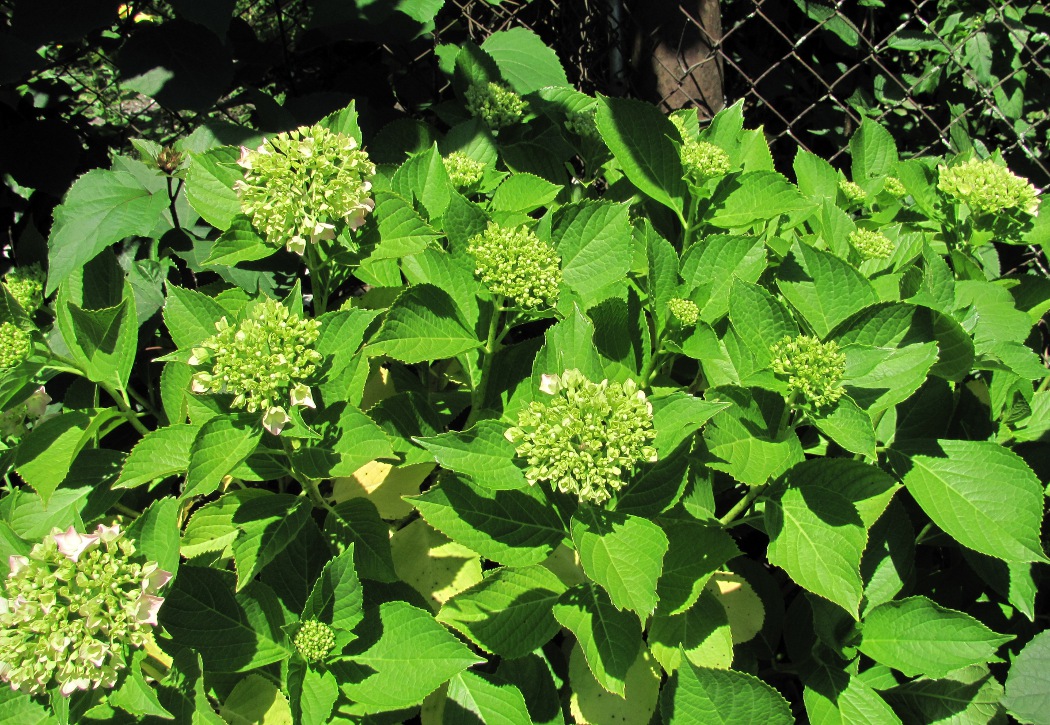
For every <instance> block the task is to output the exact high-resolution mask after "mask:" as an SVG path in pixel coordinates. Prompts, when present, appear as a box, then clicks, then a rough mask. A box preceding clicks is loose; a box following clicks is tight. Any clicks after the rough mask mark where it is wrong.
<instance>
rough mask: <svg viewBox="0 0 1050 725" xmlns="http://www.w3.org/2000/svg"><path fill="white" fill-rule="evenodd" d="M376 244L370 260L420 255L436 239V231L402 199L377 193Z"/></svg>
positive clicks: (385, 193)
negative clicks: (377, 222) (377, 233)
mask: <svg viewBox="0 0 1050 725" xmlns="http://www.w3.org/2000/svg"><path fill="white" fill-rule="evenodd" d="M375 216H376V219H378V220H379V224H378V232H379V239H380V241H379V244H377V245H376V248H375V249H374V250H373V251H372V253H371V254H370V255H369V259H398V258H400V257H405V256H408V255H410V254H419V253H420V252H422V251H423V250H424V249H426V248H427V246H428V245H429V244H430V243H431V242H432V241H434V240H435V239H437V238H438V233H437V232H436V231H434V229H433V228H431V226H430V225H429V224H427V223H426V222H425V221H423V218H422V217H420V216H419V214H418V213H417V212H416V210H415V209H413V208H412V205H411V204H409V203H408V202H407V201H406V200H405V199H403V198H402V197H400V196H398V195H397V194H393V193H391V192H387V191H377V192H376V208H375Z"/></svg>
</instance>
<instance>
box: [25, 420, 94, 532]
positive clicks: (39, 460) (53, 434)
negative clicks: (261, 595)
mask: <svg viewBox="0 0 1050 725" xmlns="http://www.w3.org/2000/svg"><path fill="white" fill-rule="evenodd" d="M90 426H91V416H89V415H88V414H87V413H85V412H83V411H79V410H76V411H69V412H65V413H62V414H61V415H56V416H55V417H53V418H48V419H47V420H45V421H44V422H43V423H40V424H38V425H37V426H36V427H34V428H33V430H31V431H30V432H29V433H28V434H27V435H26V436H25V437H23V438H22V440H21V442H20V443H19V445H18V449H17V451H16V453H15V461H14V469H15V470H16V471H17V472H18V475H19V476H21V477H22V480H23V481H25V482H26V483H28V484H29V485H30V486H32V487H33V488H34V489H35V490H36V492H37V493H38V494H40V498H41V500H42V501H43V502H44V504H45V505H46V504H47V502H48V501H49V500H50V499H51V496H52V494H54V493H55V489H57V488H58V486H59V484H61V483H62V480H63V479H64V478H65V477H66V475H67V474H68V473H69V469H70V467H71V466H72V465H73V459H74V458H76V457H77V454H78V453H79V452H80V451H81V449H82V448H83V447H84V446H85V445H86V444H87V442H88V441H87V440H86V437H87V436H88V429H89V427H90ZM45 533H46V532H45Z"/></svg>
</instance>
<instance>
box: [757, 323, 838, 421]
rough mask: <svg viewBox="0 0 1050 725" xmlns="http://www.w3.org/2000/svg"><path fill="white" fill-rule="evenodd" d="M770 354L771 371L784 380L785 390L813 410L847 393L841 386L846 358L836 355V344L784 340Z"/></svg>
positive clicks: (801, 337) (812, 339) (811, 339)
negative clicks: (786, 386) (786, 387)
mask: <svg viewBox="0 0 1050 725" xmlns="http://www.w3.org/2000/svg"><path fill="white" fill-rule="evenodd" d="M769 352H770V354H771V355H772V357H773V361H772V363H771V367H772V368H773V372H774V373H776V374H777V375H778V376H780V377H786V378H787V384H788V389H789V390H790V391H791V392H792V393H797V394H798V395H800V396H801V397H802V399H803V400H805V401H806V402H807V403H809V404H810V405H812V406H813V407H814V408H822V407H824V406H827V405H832V404H834V403H835V402H837V401H838V399H839V398H841V397H842V395H843V393H845V392H846V391H845V390H844V389H843V387H842V385H841V382H842V377H843V375H845V373H846V355H845V354H844V353H842V352H839V346H838V345H837V344H836V343H835V342H833V341H829V342H821V341H820V340H819V339H817V338H815V337H810V336H808V335H799V336H798V337H796V338H794V339H792V338H790V337H785V338H784V339H783V340H781V341H779V342H777V343H774V344H773V345H772V347H770V350H769Z"/></svg>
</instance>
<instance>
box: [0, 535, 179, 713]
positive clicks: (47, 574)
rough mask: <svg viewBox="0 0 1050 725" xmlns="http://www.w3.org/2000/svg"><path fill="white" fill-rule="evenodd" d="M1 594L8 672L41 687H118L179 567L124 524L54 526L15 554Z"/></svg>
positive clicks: (0, 631) (31, 688)
mask: <svg viewBox="0 0 1050 725" xmlns="http://www.w3.org/2000/svg"><path fill="white" fill-rule="evenodd" d="M9 564H10V568H11V573H10V574H9V575H8V577H7V579H6V580H5V581H4V597H3V598H0V680H3V681H4V682H7V683H9V684H10V685H11V688H12V689H14V690H21V691H24V692H28V693H30V694H39V693H42V692H44V691H45V690H46V689H47V688H49V687H51V686H53V685H57V686H58V687H59V688H60V690H61V692H62V694H63V695H67V696H68V695H70V694H72V693H73V692H74V691H76V690H88V689H94V688H99V687H113V686H114V685H115V684H116V682H117V677H118V673H119V671H120V670H121V669H123V668H124V667H125V666H126V663H127V653H128V650H129V649H130V648H136V647H142V646H144V645H145V644H146V643H147V642H148V641H149V639H150V633H151V631H152V629H153V626H154V625H156V624H157V612H158V611H159V609H160V607H161V604H163V602H164V599H163V598H162V597H160V596H158V595H157V592H158V590H159V589H160V588H161V587H163V586H164V585H165V584H166V583H167V582H168V580H169V579H171V574H169V573H168V572H166V571H163V570H161V569H159V568H158V567H157V564H156V562H152V561H143V560H142V559H141V557H136V555H135V545H134V543H133V542H132V541H131V540H129V539H127V538H125V537H124V536H123V533H122V532H121V530H120V527H119V526H103V525H99V526H98V528H97V529H95V532H94V533H92V534H80V533H78V532H77V531H76V530H75V529H74V528H73V527H72V526H71V527H69V529H68V530H66V531H61V530H60V529H54V530H53V531H52V532H51V534H50V535H49V536H47V537H45V539H44V540H43V542H42V543H39V544H37V545H36V546H34V547H33V549H32V551H30V552H29V555H28V556H11V557H10V558H9Z"/></svg>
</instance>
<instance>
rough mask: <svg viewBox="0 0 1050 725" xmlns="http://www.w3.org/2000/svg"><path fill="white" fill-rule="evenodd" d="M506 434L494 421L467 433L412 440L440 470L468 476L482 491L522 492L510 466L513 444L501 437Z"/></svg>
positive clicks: (522, 481) (519, 474)
mask: <svg viewBox="0 0 1050 725" xmlns="http://www.w3.org/2000/svg"><path fill="white" fill-rule="evenodd" d="M506 430H507V428H506V426H505V425H504V424H502V423H500V422H498V421H494V420H483V421H481V422H479V423H478V424H477V425H475V426H474V427H473V428H470V429H469V430H465V431H462V432H460V431H451V432H449V433H442V434H441V435H437V436H432V437H430V438H415V439H413V440H415V442H416V443H418V444H419V445H421V446H423V447H424V448H426V449H427V450H428V451H430V452H431V453H432V454H434V459H435V460H436V461H437V462H438V463H440V464H441V465H442V466H443V467H445V468H447V469H448V470H450V471H456V472H457V473H462V474H463V475H465V476H470V477H471V478H473V479H474V480H475V481H476V482H477V483H479V484H481V485H482V486H484V487H485V488H489V489H493V490H502V489H515V488H525V487H526V486H527V485H528V484H527V482H526V481H525V474H524V473H522V470H521V469H520V468H518V467H517V466H516V465H514V456H515V453H514V444H513V443H511V442H510V441H508V440H507V438H506V436H504V433H505V432H506Z"/></svg>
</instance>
